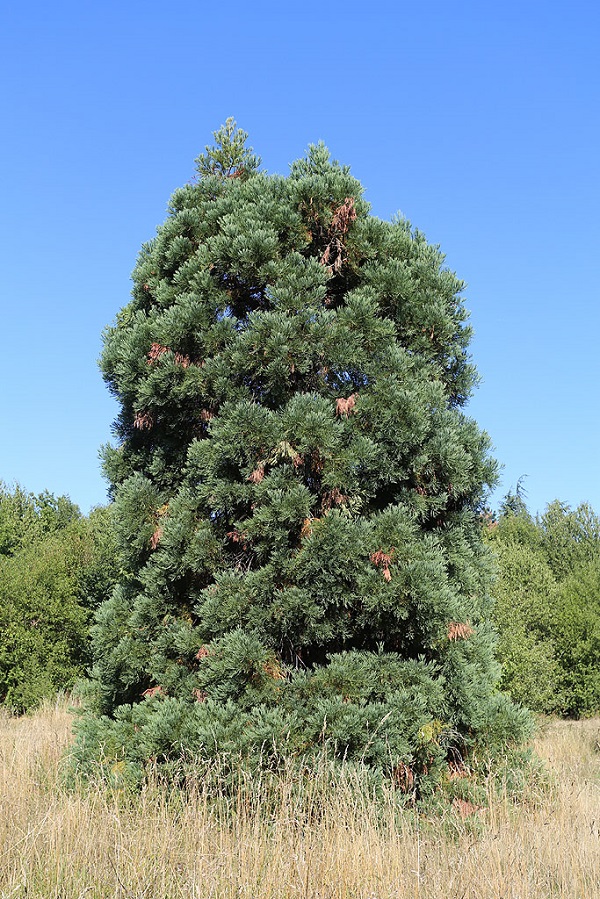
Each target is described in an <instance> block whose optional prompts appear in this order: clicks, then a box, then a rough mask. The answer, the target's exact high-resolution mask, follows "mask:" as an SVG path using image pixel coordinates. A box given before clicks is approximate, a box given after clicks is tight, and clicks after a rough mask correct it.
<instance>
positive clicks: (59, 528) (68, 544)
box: [0, 486, 116, 712]
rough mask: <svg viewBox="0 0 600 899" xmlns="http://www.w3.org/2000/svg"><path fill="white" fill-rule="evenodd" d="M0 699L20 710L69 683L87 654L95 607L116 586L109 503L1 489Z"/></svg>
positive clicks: (77, 674)
mask: <svg viewBox="0 0 600 899" xmlns="http://www.w3.org/2000/svg"><path fill="white" fill-rule="evenodd" d="M0 525H1V531H0V533H1V534H2V547H3V552H2V554H0V703H2V704H4V705H5V706H7V707H8V708H10V709H12V710H14V711H18V712H22V711H25V710H27V709H30V708H32V707H34V706H36V705H38V704H39V703H40V702H41V700H42V699H44V698H47V697H51V696H52V695H54V694H56V692H57V691H59V690H63V689H68V688H70V687H71V686H72V685H73V683H74V682H75V680H76V679H77V678H78V677H80V676H81V675H82V674H83V673H84V670H85V665H86V663H87V662H88V659H89V619H90V610H91V609H93V608H94V607H96V606H98V605H99V604H100V603H101V602H102V600H104V599H105V598H106V596H107V594H108V593H109V592H110V590H111V589H112V586H113V584H114V579H115V574H116V572H115V570H114V560H115V548H114V542H113V536H112V535H111V528H110V511H109V510H107V509H97V510H95V511H93V512H92V514H91V515H90V517H89V518H87V519H86V518H82V517H81V515H80V513H79V510H78V509H77V507H76V506H74V505H73V504H72V503H71V502H70V500H69V499H68V498H66V497H58V498H55V497H53V496H52V495H51V494H49V493H44V494H41V495H40V496H34V495H33V494H28V493H26V492H25V491H24V490H23V489H22V488H21V487H18V486H17V487H15V488H14V489H13V490H12V491H10V490H8V489H6V488H4V489H2V491H1V493H0Z"/></svg>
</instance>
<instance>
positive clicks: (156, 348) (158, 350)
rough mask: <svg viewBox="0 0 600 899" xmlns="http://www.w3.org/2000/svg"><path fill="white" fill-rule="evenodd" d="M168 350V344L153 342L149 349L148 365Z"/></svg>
mask: <svg viewBox="0 0 600 899" xmlns="http://www.w3.org/2000/svg"><path fill="white" fill-rule="evenodd" d="M168 352H169V347H168V346H163V344H162V343H153V344H152V346H151V347H150V349H149V351H148V356H147V359H148V365H152V364H153V363H154V362H156V360H157V359H160V357H161V356H164V354H165V353H168Z"/></svg>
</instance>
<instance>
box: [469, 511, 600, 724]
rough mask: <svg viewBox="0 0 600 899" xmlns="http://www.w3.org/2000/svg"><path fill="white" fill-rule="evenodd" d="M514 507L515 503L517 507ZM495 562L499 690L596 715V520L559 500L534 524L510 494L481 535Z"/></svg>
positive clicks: (599, 589)
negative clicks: (498, 635) (484, 532)
mask: <svg viewBox="0 0 600 899" xmlns="http://www.w3.org/2000/svg"><path fill="white" fill-rule="evenodd" d="M517 499H518V501H517ZM486 533H487V539H488V541H489V542H490V545H491V546H492V547H493V549H494V551H495V553H496V557H497V561H498V576H497V579H496V582H495V584H494V589H493V593H494V597H495V600H496V602H495V607H494V620H495V622H496V624H497V627H498V630H499V634H500V639H499V645H498V658H499V660H500V661H501V663H502V668H503V675H502V686H503V688H504V689H506V690H507V691H508V692H509V693H510V695H511V696H512V697H513V698H514V699H517V700H519V701H520V702H524V703H526V704H527V705H528V706H529V707H530V708H532V709H534V710H536V711H541V712H545V713H558V714H561V715H564V716H569V715H571V716H579V715H586V714H588V715H589V714H592V713H594V712H597V711H598V710H600V520H599V519H598V516H597V515H596V514H595V513H594V511H593V510H592V509H591V508H590V507H589V506H588V505H587V504H582V505H580V506H578V507H577V509H575V510H572V509H570V508H569V506H567V505H566V504H564V503H560V502H559V501H558V500H555V501H554V502H552V503H550V504H549V505H548V507H547V509H546V511H545V512H544V514H543V515H541V516H539V517H537V518H535V519H534V518H533V517H532V516H531V515H530V514H529V512H528V510H527V506H526V504H525V502H524V500H523V498H522V497H517V496H516V495H515V494H509V496H508V497H507V501H505V502H504V503H503V506H502V509H501V513H500V516H499V518H498V521H497V522H496V523H494V524H493V525H492V526H491V527H490V526H489V524H488V527H487V528H486Z"/></svg>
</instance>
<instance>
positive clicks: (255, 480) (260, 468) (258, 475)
mask: <svg viewBox="0 0 600 899" xmlns="http://www.w3.org/2000/svg"><path fill="white" fill-rule="evenodd" d="M264 476H265V467H264V465H257V466H256V468H255V469H254V471H253V472H252V474H249V475H248V480H249V481H250V483H251V484H260V482H261V481H262V480H263V479H264Z"/></svg>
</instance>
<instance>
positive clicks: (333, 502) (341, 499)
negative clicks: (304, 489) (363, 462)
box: [321, 487, 348, 512]
mask: <svg viewBox="0 0 600 899" xmlns="http://www.w3.org/2000/svg"><path fill="white" fill-rule="evenodd" d="M347 501H348V497H347V496H346V494H345V493H342V491H341V490H340V489H339V488H338V487H333V488H332V489H331V490H329V491H327V492H326V493H324V494H323V498H322V500H321V508H322V509H323V511H324V512H327V511H328V510H329V509H331V508H332V507H333V506H343V505H344V503H346V502H347Z"/></svg>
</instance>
